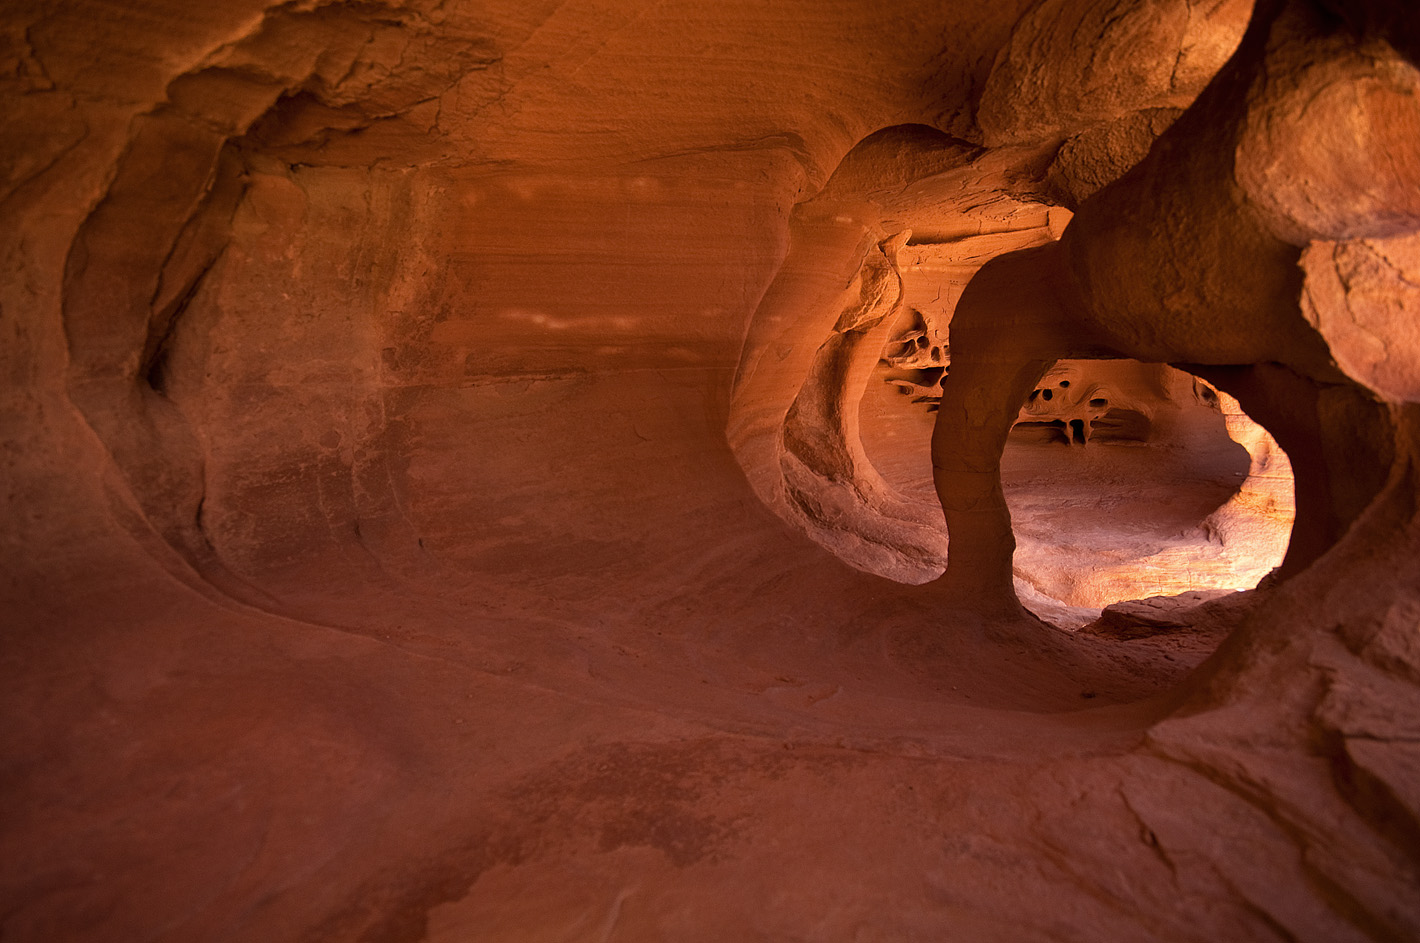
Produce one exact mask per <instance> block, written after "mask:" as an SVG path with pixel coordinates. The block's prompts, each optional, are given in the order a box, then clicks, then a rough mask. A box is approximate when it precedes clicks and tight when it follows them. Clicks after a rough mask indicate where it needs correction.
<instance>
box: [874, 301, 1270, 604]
mask: <svg viewBox="0 0 1420 943" xmlns="http://www.w3.org/2000/svg"><path fill="white" fill-rule="evenodd" d="M944 335H945V332H943V331H940V330H939V329H935V328H934V327H932V326H931V325H929V324H928V323H927V320H926V319H924V318H923V317H922V315H921V314H920V313H919V312H916V311H912V310H908V311H905V312H903V313H902V315H901V316H900V318H899V324H898V325H897V329H896V331H895V332H894V333H893V335H892V336H891V338H890V340H889V341H888V344H887V346H886V348H885V350H884V353H883V357H882V359H881V361H880V363H879V365H878V367H877V370H876V374H875V379H876V380H877V381H878V382H876V383H870V384H869V386H868V388H867V389H866V390H865V393H864V400H863V406H862V410H861V426H860V431H861V435H862V439H863V443H864V448H865V451H866V452H867V454H868V456H869V457H870V460H871V462H872V464H873V465H874V467H876V468H878V469H879V470H880V471H881V472H882V474H883V476H884V477H885V478H886V479H887V480H888V481H889V482H891V483H892V484H893V485H894V486H895V487H896V488H897V489H899V490H900V491H901V492H902V493H904V494H907V495H911V496H912V498H913V499H914V500H917V501H921V502H923V503H924V504H927V505H936V503H937V495H936V493H935V492H934V489H933V483H932V469H931V460H930V455H928V454H925V453H926V451H927V449H926V444H925V443H927V441H928V440H929V439H930V437H931V434H932V425H933V422H934V413H935V412H936V410H937V407H938V403H939V400H940V386H941V382H942V380H943V379H944V378H945V375H946V374H947V372H948V371H949V370H950V365H949V361H950V354H949V352H948V351H949V348H948V347H947V345H946V344H945V341H944ZM934 355H935V356H934ZM1001 476H1002V484H1003V488H1004V490H1005V493H1006V500H1007V503H1008V505H1009V507H1010V511H1011V519H1012V527H1013V530H1014V533H1015V538H1016V552H1015V565H1014V570H1015V582H1016V590H1017V594H1018V595H1019V596H1020V597H1021V599H1022V601H1023V602H1024V603H1025V604H1026V606H1027V607H1028V608H1030V609H1032V610H1034V611H1035V612H1036V613H1037V614H1038V615H1041V616H1042V617H1043V618H1045V619H1046V620H1047V621H1050V622H1052V623H1054V624H1056V625H1059V626H1062V627H1066V628H1075V627H1078V626H1081V625H1085V624H1087V623H1089V622H1091V621H1093V620H1094V619H1096V618H1098V617H1099V615H1100V612H1101V610H1103V609H1105V608H1106V607H1109V606H1111V605H1112V604H1116V603H1120V602H1124V601H1128V600H1138V599H1146V598H1153V597H1166V598H1169V601H1168V602H1164V601H1161V600H1159V601H1155V602H1154V603H1152V606H1153V608H1156V609H1157V608H1171V607H1175V606H1187V605H1191V604H1195V603H1198V602H1201V601H1205V600H1207V599H1209V598H1211V597H1213V596H1222V595H1226V594H1228V593H1232V592H1237V591H1241V590H1246V589H1249V588H1252V587H1254V586H1256V585H1257V583H1258V582H1259V581H1261V580H1262V579H1264V578H1265V577H1266V576H1267V575H1268V573H1270V572H1271V571H1272V570H1273V569H1274V568H1276V567H1277V566H1278V565H1279V564H1280V563H1281V561H1282V558H1283V556H1284V555H1285V553H1286V549H1287V542H1288V537H1289V534H1290V531H1291V525H1292V521H1293V519H1294V517H1295V502H1294V497H1293V487H1292V473H1291V466H1290V463H1289V462H1288V459H1287V456H1286V454H1285V453H1284V452H1283V451H1282V449H1281V448H1280V447H1279V446H1278V445H1277V443H1276V441H1275V440H1274V439H1273V438H1272V436H1271V435H1270V434H1269V433H1268V432H1267V430H1266V429H1264V428H1263V427H1262V426H1261V425H1259V424H1258V423H1256V422H1254V421H1253V420H1252V419H1251V418H1250V417H1248V415H1247V414H1246V413H1245V412H1244V411H1243V409H1242V407H1241V406H1240V405H1239V404H1238V402H1237V400H1235V399H1234V398H1232V397H1231V396H1229V395H1228V394H1227V393H1224V392H1221V391H1219V390H1218V389H1216V388H1215V387H1214V386H1212V385H1210V384H1209V383H1207V382H1206V381H1204V380H1202V379H1200V378H1197V377H1194V376H1193V375H1191V374H1188V373H1186V372H1184V371H1182V370H1178V369H1175V368H1173V367H1170V366H1167V365H1165V364H1150V363H1141V362H1138V361H1133V360H1097V361H1095V360H1090V361H1087V360H1064V361H1059V362H1057V363H1056V364H1054V365H1053V366H1052V367H1050V368H1049V369H1048V370H1047V371H1046V372H1045V374H1044V376H1042V378H1041V379H1040V380H1039V382H1037V384H1036V385H1035V388H1034V389H1033V390H1032V391H1031V392H1030V393H1029V395H1028V396H1027V397H1026V399H1025V401H1024V402H1023V403H1022V404H1021V408H1020V413H1019V416H1018V417H1017V419H1016V420H1015V422H1014V424H1013V426H1012V429H1011V432H1010V435H1009V437H1008V438H1007V441H1006V446H1005V449H1004V451H1003V454H1002V459H1001Z"/></svg>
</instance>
